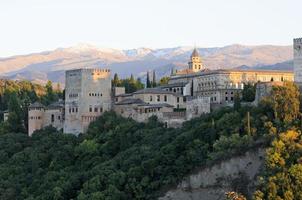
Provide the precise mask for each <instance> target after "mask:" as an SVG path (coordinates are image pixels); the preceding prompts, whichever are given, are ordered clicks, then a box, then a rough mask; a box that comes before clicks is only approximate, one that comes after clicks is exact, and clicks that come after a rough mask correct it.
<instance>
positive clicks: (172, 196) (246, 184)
mask: <svg viewBox="0 0 302 200" xmlns="http://www.w3.org/2000/svg"><path fill="white" fill-rule="evenodd" d="M263 164H264V150H263V149H258V150H255V151H249V152H247V153H245V155H244V156H238V157H234V158H231V159H229V160H226V161H222V162H221V163H219V164H215V165H213V166H212V167H208V168H205V169H201V170H199V171H198V172H196V173H194V174H191V175H189V176H187V177H185V178H184V180H183V181H182V182H181V183H180V184H178V186H177V188H175V189H172V190H170V191H168V192H166V193H165V194H164V195H163V196H162V197H160V198H159V200H224V199H225V193H226V192H228V191H233V190H236V188H241V189H244V190H245V192H247V193H248V194H250V195H251V194H252V193H253V192H254V190H255V182H256V180H257V175H258V174H259V172H260V171H261V169H262V167H263Z"/></svg>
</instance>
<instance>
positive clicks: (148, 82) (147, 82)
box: [146, 71, 151, 88]
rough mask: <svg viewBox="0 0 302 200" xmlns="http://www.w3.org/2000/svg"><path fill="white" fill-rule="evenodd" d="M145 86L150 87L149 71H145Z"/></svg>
mask: <svg viewBox="0 0 302 200" xmlns="http://www.w3.org/2000/svg"><path fill="white" fill-rule="evenodd" d="M146 87H147V88H151V82H150V75H149V71H148V72H147V81H146Z"/></svg>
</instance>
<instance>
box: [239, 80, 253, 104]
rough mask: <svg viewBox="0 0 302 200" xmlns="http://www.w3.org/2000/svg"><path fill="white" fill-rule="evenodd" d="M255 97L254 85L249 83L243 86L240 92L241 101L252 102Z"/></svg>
mask: <svg viewBox="0 0 302 200" xmlns="http://www.w3.org/2000/svg"><path fill="white" fill-rule="evenodd" d="M255 96H256V85H253V84H251V83H248V84H244V86H243V90H242V101H246V102H253V101H254V100H255Z"/></svg>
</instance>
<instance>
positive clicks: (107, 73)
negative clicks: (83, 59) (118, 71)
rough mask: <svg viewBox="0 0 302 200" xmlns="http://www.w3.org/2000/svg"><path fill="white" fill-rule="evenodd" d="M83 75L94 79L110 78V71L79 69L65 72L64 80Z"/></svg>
mask: <svg viewBox="0 0 302 200" xmlns="http://www.w3.org/2000/svg"><path fill="white" fill-rule="evenodd" d="M83 74H86V75H87V74H90V75H92V76H93V77H94V78H106V77H110V69H96V68H87V69H86V68H80V69H71V70H67V71H66V78H67V77H71V76H81V75H83Z"/></svg>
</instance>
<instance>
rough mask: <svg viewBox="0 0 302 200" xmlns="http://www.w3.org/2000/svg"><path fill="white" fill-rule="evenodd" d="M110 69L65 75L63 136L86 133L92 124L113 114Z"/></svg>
mask: <svg viewBox="0 0 302 200" xmlns="http://www.w3.org/2000/svg"><path fill="white" fill-rule="evenodd" d="M111 106H112V97H111V78H110V70H109V69H75V70H69V71H66V78H65V122H64V133H72V134H76V135H78V134H79V133H84V132H86V130H87V127H88V126H89V123H90V122H92V121H94V120H95V119H96V118H97V117H98V116H100V115H102V113H104V112H105V111H109V110H111Z"/></svg>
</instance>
